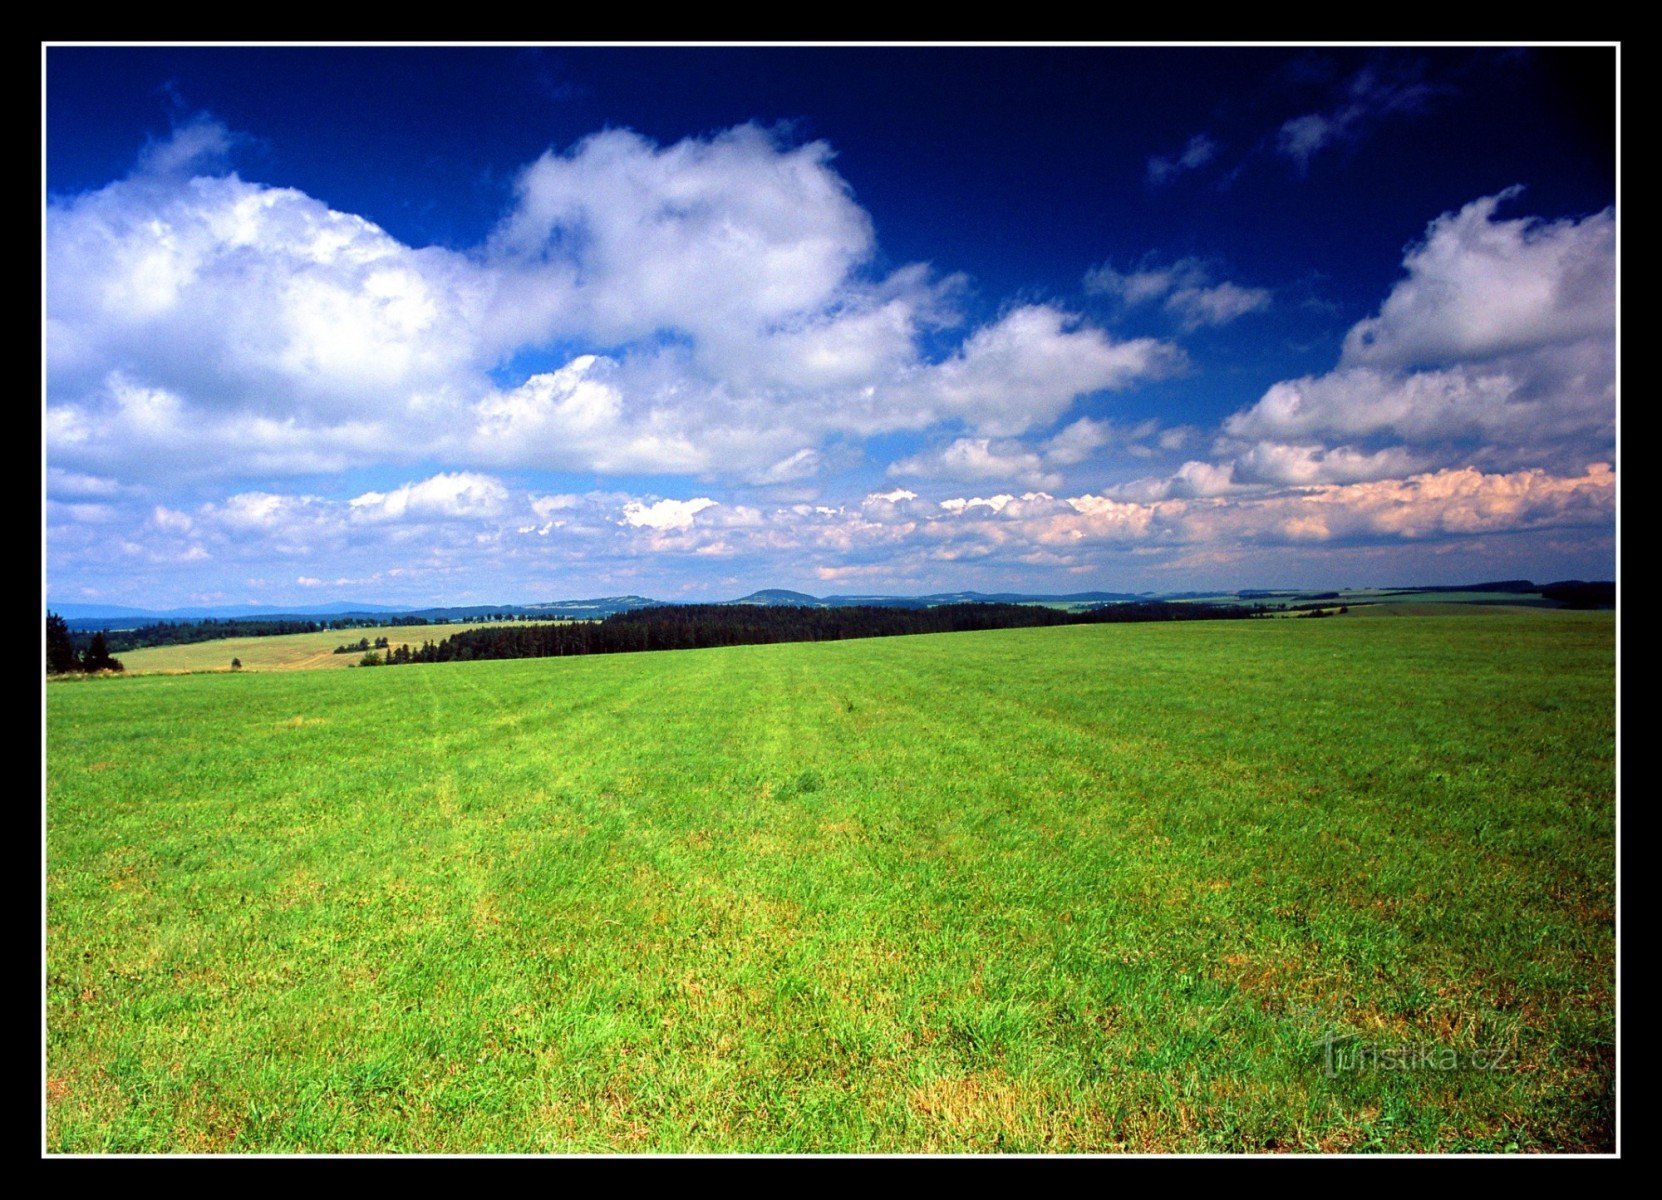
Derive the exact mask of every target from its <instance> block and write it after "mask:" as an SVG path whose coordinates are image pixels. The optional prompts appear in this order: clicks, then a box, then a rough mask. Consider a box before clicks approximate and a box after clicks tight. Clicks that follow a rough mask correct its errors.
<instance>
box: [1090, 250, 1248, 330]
mask: <svg viewBox="0 0 1662 1200" xmlns="http://www.w3.org/2000/svg"><path fill="white" fill-rule="evenodd" d="M1085 290H1086V291H1087V292H1092V293H1094V294H1097V295H1103V296H1110V297H1112V298H1114V299H1115V300H1117V301H1119V302H1120V303H1121V304H1123V305H1124V306H1125V307H1127V308H1134V307H1136V306H1138V305H1140V304H1148V303H1152V302H1154V301H1160V302H1161V303H1162V307H1163V308H1164V309H1165V311H1166V312H1168V313H1170V314H1171V315H1172V316H1173V317H1175V318H1176V319H1177V321H1178V323H1179V324H1180V325H1181V326H1182V327H1183V329H1184V330H1185V331H1188V332H1193V331H1194V330H1196V329H1201V328H1203V327H1206V326H1215V325H1227V324H1229V323H1230V322H1231V321H1234V320H1236V319H1237V318H1239V317H1244V316H1246V315H1247V314H1248V313H1254V312H1261V311H1263V310H1264V309H1266V308H1268V307H1269V306H1270V299H1271V294H1270V291H1269V289H1267V288H1255V287H1242V286H1241V285H1240V284H1236V283H1230V282H1229V281H1227V280H1224V281H1214V279H1213V276H1212V272H1211V270H1210V269H1209V268H1208V267H1207V265H1206V264H1205V263H1204V262H1202V261H1201V260H1200V259H1198V258H1180V259H1178V260H1177V261H1176V262H1173V263H1171V264H1169V265H1166V266H1161V265H1158V264H1156V263H1153V262H1150V261H1148V260H1145V261H1144V262H1143V264H1142V265H1141V266H1139V267H1137V268H1135V269H1133V270H1131V271H1127V272H1120V271H1117V270H1115V269H1114V267H1113V264H1111V263H1103V264H1101V265H1100V266H1097V267H1093V268H1092V269H1091V270H1090V271H1088V272H1086V274H1085Z"/></svg>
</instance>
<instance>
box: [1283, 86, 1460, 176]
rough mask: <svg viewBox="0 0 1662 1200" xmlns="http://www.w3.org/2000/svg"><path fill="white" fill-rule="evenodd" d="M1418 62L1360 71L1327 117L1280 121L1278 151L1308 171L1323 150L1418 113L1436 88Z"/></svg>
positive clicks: (1310, 115) (1313, 115)
mask: <svg viewBox="0 0 1662 1200" xmlns="http://www.w3.org/2000/svg"><path fill="white" fill-rule="evenodd" d="M1421 75H1422V71H1421V66H1420V64H1419V63H1417V62H1414V61H1410V60H1402V61H1398V62H1396V63H1383V62H1376V63H1373V64H1371V65H1369V66H1366V67H1363V68H1362V69H1361V70H1359V71H1358V72H1357V73H1356V74H1355V75H1353V76H1351V78H1350V79H1349V80H1348V81H1347V82H1346V84H1345V86H1344V89H1343V93H1342V95H1341V96H1340V97H1339V98H1338V100H1337V101H1336V103H1335V104H1334V106H1333V107H1332V108H1331V109H1329V110H1327V111H1326V112H1317V113H1305V114H1304V115H1302V116H1297V117H1293V118H1292V119H1291V120H1288V121H1286V122H1284V123H1283V124H1282V126H1281V129H1280V131H1279V132H1278V134H1277V138H1276V148H1277V149H1278V150H1279V151H1280V152H1281V153H1282V154H1284V155H1286V156H1287V157H1288V158H1290V159H1292V160H1293V162H1294V163H1296V164H1297V165H1298V168H1299V170H1300V171H1301V172H1302V171H1306V170H1308V169H1309V167H1310V161H1311V159H1313V158H1314V157H1315V156H1316V155H1317V154H1318V153H1320V152H1321V151H1322V150H1324V149H1326V148H1328V147H1330V146H1333V145H1336V144H1339V143H1343V142H1354V141H1356V140H1357V139H1358V138H1360V137H1362V136H1363V135H1364V134H1365V133H1366V132H1367V131H1368V130H1369V129H1371V128H1372V127H1373V126H1374V125H1376V124H1378V123H1379V122H1380V121H1382V120H1383V119H1384V118H1386V117H1388V116H1391V115H1393V114H1400V113H1416V112H1420V111H1422V110H1423V109H1424V108H1425V107H1426V105H1427V104H1428V103H1429V101H1430V100H1431V98H1432V97H1433V96H1434V95H1435V94H1436V92H1437V89H1436V88H1435V87H1434V86H1432V85H1430V84H1427V83H1425V82H1424V81H1423V80H1422V78H1421Z"/></svg>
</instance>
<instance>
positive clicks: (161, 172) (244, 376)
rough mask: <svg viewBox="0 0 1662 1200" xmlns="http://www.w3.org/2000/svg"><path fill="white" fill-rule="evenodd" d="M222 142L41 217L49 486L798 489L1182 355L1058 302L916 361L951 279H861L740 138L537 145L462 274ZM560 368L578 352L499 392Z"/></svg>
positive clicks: (847, 228) (859, 214)
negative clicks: (888, 441) (659, 478)
mask: <svg viewBox="0 0 1662 1200" xmlns="http://www.w3.org/2000/svg"><path fill="white" fill-rule="evenodd" d="M235 140H236V139H235V137H234V136H233V135H232V134H230V133H229V132H228V131H227V130H226V129H225V127H224V126H223V125H221V124H218V123H217V122H214V121H211V120H206V119H204V120H200V121H196V122H192V123H189V124H187V125H184V126H181V127H180V128H179V129H177V130H176V131H175V132H174V134H173V136H172V137H171V138H170V139H169V140H167V141H165V142H158V143H156V144H154V145H152V146H150V147H148V148H147V149H146V150H145V152H144V154H143V155H142V156H141V161H140V163H139V165H138V166H137V167H136V168H135V169H134V171H133V173H132V174H130V175H129V176H128V177H127V178H125V179H122V180H118V181H116V182H114V183H112V184H110V185H108V186H106V187H104V188H101V189H98V190H96V191H93V192H89V193H86V194H83V195H77V196H71V197H67V198H62V199H54V200H53V201H52V202H51V203H50V204H49V206H48V212H47V245H48V262H49V270H48V281H47V362H48V414H47V422H48V446H49V453H50V454H51V456H52V459H53V463H52V465H53V466H54V467H57V468H59V469H61V470H64V471H68V472H71V473H73V474H77V475H85V476H88V477H93V476H97V477H102V478H110V479H114V480H118V481H122V482H143V481H145V480H147V479H152V478H155V479H164V478H165V479H178V478H181V477H184V476H191V475H196V476H213V475H220V476H232V477H242V478H264V477H271V476H275V475H282V474H316V473H322V472H332V471H340V470H344V469H348V468H351V467H362V466H372V465H381V464H386V463H395V464H415V463H417V462H421V461H432V460H434V459H437V460H439V461H442V462H444V463H445V464H446V465H449V466H452V467H456V468H468V469H471V468H487V469H499V468H515V469H518V468H531V469H545V470H566V471H581V472H591V471H592V472H597V473H601V474H625V473H655V474H680V475H696V476H700V477H714V476H716V475H724V476H728V477H733V478H736V479H738V480H740V481H744V482H752V483H774V484H780V483H791V482H801V481H802V480H805V479H808V478H810V477H811V476H813V475H814V474H816V473H817V472H818V471H819V470H820V469H821V468H822V466H823V463H824V455H825V453H826V450H827V447H828V446H829V445H830V444H832V443H834V442H835V441H836V440H837V439H839V438H842V439H855V440H858V439H861V438H866V437H870V436H874V435H878V434H882V433H887V432H895V431H902V430H920V429H927V428H930V427H931V426H934V425H939V424H942V423H946V422H957V423H959V424H961V425H964V426H967V427H968V428H969V429H970V430H972V431H973V432H976V433H978V434H984V435H987V436H1010V435H1012V434H1013V433H1016V432H1020V431H1021V430H1024V429H1027V428H1030V427H1032V426H1034V425H1041V424H1048V423H1050V422H1052V421H1054V420H1055V419H1056V418H1057V417H1058V416H1060V415H1061V414H1062V413H1063V412H1065V410H1066V409H1067V408H1068V406H1069V405H1070V404H1072V403H1073V401H1074V400H1075V399H1076V398H1078V397H1080V396H1082V395H1086V394H1089V393H1091V392H1095V391H1101V390H1104V389H1115V388H1123V387H1127V386H1130V385H1132V384H1134V383H1136V382H1138V381H1139V380H1142V379H1148V378H1155V377H1158V376H1160V375H1161V374H1164V373H1166V372H1168V371H1169V370H1170V369H1172V367H1173V365H1174V364H1175V363H1176V362H1177V361H1178V356H1177V352H1176V351H1175V350H1174V349H1173V348H1172V347H1170V346H1168V345H1166V344H1164V343H1161V342H1158V341H1155V340H1153V339H1137V340H1134V341H1124V342H1122V341H1116V340H1115V339H1112V338H1110V337H1109V336H1108V335H1107V334H1106V333H1104V332H1102V331H1101V330H1098V329H1094V328H1092V327H1090V326H1088V325H1086V324H1084V323H1083V322H1082V321H1081V320H1080V319H1079V318H1077V317H1076V316H1073V315H1071V314H1068V313H1065V312H1062V311H1060V310H1058V309H1055V308H1052V307H1049V306H1046V305H1028V306H1024V307H1019V308H1016V309H1013V310H1011V311H1009V312H1007V313H1006V314H1004V315H1003V316H1002V317H1001V318H1000V319H999V320H997V321H995V322H994V323H992V324H990V325H987V326H985V327H983V328H980V329H970V330H967V331H966V336H965V337H963V338H962V340H961V344H960V345H959V346H958V348H957V350H956V351H952V352H949V353H946V354H944V356H943V355H935V356H931V355H927V354H926V353H925V352H924V345H925V341H924V336H925V335H926V334H933V333H940V332H942V331H945V330H948V329H951V328H952V327H953V326H954V325H955V324H956V323H958V322H959V321H960V319H961V318H960V315H959V313H958V310H957V304H956V299H955V298H956V297H957V296H958V294H959V293H960V292H961V290H962V287H963V281H962V280H961V279H959V278H957V277H954V276H947V277H944V278H943V277H938V276H936V275H935V274H934V273H933V272H932V271H931V270H930V269H929V268H928V267H926V266H923V265H921V264H909V265H904V266H901V267H899V268H898V269H895V270H892V271H889V272H888V273H887V274H878V273H876V272H874V271H873V269H872V264H873V261H874V257H875V247H876V242H875V236H874V232H873V229H872V224H871V219H870V217H869V215H868V214H867V213H866V212H865V211H864V210H863V209H862V208H861V207H860V206H859V205H858V203H857V202H856V201H855V200H854V198H853V195H852V192H851V190H850V188H849V187H848V184H847V183H846V181H844V180H843V179H842V177H841V176H840V175H839V174H838V173H837V172H836V170H835V168H834V165H833V154H832V151H831V149H830V147H829V146H828V145H826V144H825V143H823V142H813V143H809V144H806V145H801V146H797V145H791V144H789V143H788V142H787V141H786V140H785V138H784V137H783V135H782V134H780V133H779V132H778V131H773V130H765V129H762V128H760V127H757V126H754V125H745V126H740V127H738V128H735V129H730V130H726V131H722V132H719V133H716V134H712V135H710V136H708V137H702V138H687V139H684V140H682V141H680V142H676V143H674V144H672V145H667V146H660V145H657V144H655V143H653V142H651V141H650V140H648V139H646V138H644V137H642V136H640V135H638V134H635V133H632V132H629V131H627V130H612V131H607V132H605V133H602V134H597V135H595V136H593V137H590V138H587V139H585V140H583V141H581V142H579V143H577V144H576V145H574V146H572V147H569V148H567V149H565V150H550V151H548V152H547V153H546V154H544V155H542V156H541V157H540V158H538V159H537V160H536V161H535V162H533V163H531V164H530V165H529V166H527V167H526V168H525V170H524V171H523V172H522V173H521V175H520V177H519V178H518V180H517V184H516V190H515V197H514V201H513V204H512V206H511V208H510V210H509V212H508V213H507V214H506V215H505V216H504V218H503V219H502V221H501V222H500V224H499V226H498V227H497V228H496V229H495V231H494V232H493V233H492V235H491V236H490V238H489V239H488V240H487V241H486V243H485V244H483V245H482V246H479V247H476V248H474V249H471V250H467V251H457V250H450V249H446V248H443V247H437V246H430V247H424V248H419V249H418V248H414V247H411V246H407V245H404V244H403V243H401V242H399V241H398V240H397V239H396V238H394V237H392V236H391V235H390V234H388V233H387V232H386V231H385V230H383V229H381V228H379V227H378V226H376V225H375V224H373V223H372V222H369V221H366V220H364V219H363V218H361V217H358V216H355V215H353V214H350V213H344V212H339V211H336V210H333V209H331V208H329V207H328V206H327V205H326V204H324V203H322V202H321V201H319V200H317V199H315V198H313V197H310V196H307V195H305V194H304V193H302V192H299V191H296V190H294V189H292V188H282V187H272V186H268V185H265V184H261V183H255V182H250V181H246V180H243V179H241V178H239V177H238V176H237V175H236V174H234V173H229V172H226V173H217V174H216V173H212V172H214V171H221V170H223V167H222V162H223V157H224V154H225V153H226V152H227V151H228V150H229V149H231V148H232V147H233V145H234V143H235ZM585 345H586V346H589V347H592V349H590V350H588V351H586V352H585V351H583V350H582V349H581V348H582V347H584V346H585ZM551 346H560V347H577V348H578V350H577V352H574V353H568V355H567V357H566V359H565V361H564V365H557V366H555V367H554V368H553V369H548V370H543V371H539V372H537V373H535V374H531V375H529V376H527V377H524V378H521V379H517V380H516V379H514V378H513V377H512V376H511V375H508V374H507V373H506V371H505V369H504V367H503V364H504V363H506V362H509V361H512V360H513V359H514V358H515V356H516V355H519V354H521V353H523V352H526V351H540V350H543V349H545V348H547V347H551Z"/></svg>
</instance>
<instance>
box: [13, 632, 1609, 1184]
mask: <svg viewBox="0 0 1662 1200" xmlns="http://www.w3.org/2000/svg"><path fill="white" fill-rule="evenodd" d="M367 632H368V633H370V634H371V636H372V637H373V636H375V635H376V634H377V633H378V632H379V631H375V630H370V631H367ZM330 636H331V637H333V638H335V640H336V641H340V640H350V639H347V638H346V634H345V632H343V631H337V632H336V633H333V634H331V635H330ZM353 637H354V638H355V637H356V634H355V633H354V634H353ZM135 657H136V656H135ZM244 661H247V659H246V656H244ZM1614 698H1615V688H1614V618H1613V616H1612V614H1610V613H1608V612H1604V613H1577V612H1557V611H1547V610H1503V609H1480V610H1470V611H1468V612H1466V613H1463V614H1462V615H1459V616H1442V615H1419V614H1416V615H1414V616H1413V617H1412V618H1407V617H1405V618H1404V619H1396V620H1377V619H1376V620H1363V619H1357V618H1356V616H1355V615H1354V614H1353V615H1352V616H1347V617H1337V618H1332V619H1328V620H1320V621H1308V620H1305V621H1301V620H1279V621H1240V622H1220V623H1216V624H1211V623H1192V624H1191V623H1184V624H1163V623H1155V624H1143V625H1099V626H1081V627H1068V628H1055V629H1021V630H1003V631H995V632H987V633H962V634H945V635H936V636H919V637H905V638H890V639H875V640H864V641H850V642H839V643H822V644H795V645H777V646H749V647H737V648H733V649H722V650H703V651H685V652H669V653H657V654H630V655H616V656H602V657H591V658H578V659H560V660H529V661H512V662H478V663H451V664H440V665H429V666H408V667H392V668H383V669H379V670H358V671H287V672H282V671H273V672H264V673H261V672H243V673H239V674H228V673H227V674H212V675H191V676H178V677H169V676H150V677H130V678H109V679H103V678H98V679H83V680H72V681H64V682H53V683H50V684H48V685H47V687H46V709H47V743H48V748H47V797H46V815H47V908H46V924H47V951H46V959H47V963H46V966H47V979H46V1081H45V1086H46V1127H45V1140H46V1146H47V1148H48V1149H49V1150H51V1151H66V1152H101V1151H201V1152H240V1151H278V1152H283V1151H304V1152H325V1151H422V1152H500V1151H512V1152H539V1151H559V1152H578V1151H585V1152H593V1151H599V1152H608V1151H630V1152H686V1151H708V1152H723V1151H745V1152H793V1151H805V1152H827V1151H834V1152H864V1151H919V1152H923V1151H935V1152H957V1151H1039V1152H1049V1151H1085V1152H1098V1151H1106V1152H1112V1151H1144V1152H1146V1151H1199V1152H1208V1151H1242V1152H1258V1151H1280V1152H1298V1151H1408V1152H1416V1151H1502V1152H1505V1151H1522V1152H1531V1151H1600V1150H1603V1151H1608V1150H1611V1149H1613V1143H1614V1110H1615V1104H1614V1063H1615V1051H1614V1044H1615V1005H1614V990H1615V952H1616V944H1615V929H1614V907H1615V863H1614V840H1615V766H1614V758H1615V745H1614V744H1615V735H1614Z"/></svg>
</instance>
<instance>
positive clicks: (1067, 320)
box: [895, 304, 1185, 437]
mask: <svg viewBox="0 0 1662 1200" xmlns="http://www.w3.org/2000/svg"><path fill="white" fill-rule="evenodd" d="M1184 361H1185V360H1184V358H1183V356H1182V354H1181V352H1180V351H1178V350H1177V349H1176V348H1175V347H1173V346H1171V345H1170V344H1168V343H1165V342H1161V341H1158V340H1157V339H1154V338H1135V339H1132V340H1129V341H1115V340H1114V339H1113V338H1111V337H1109V336H1108V335H1107V334H1106V333H1104V332H1103V331H1102V330H1100V329H1096V328H1093V327H1092V326H1089V325H1086V324H1084V323H1083V321H1082V320H1081V319H1080V318H1079V317H1077V316H1074V315H1072V314H1069V313H1066V312H1063V311H1062V310H1060V309H1057V308H1054V307H1052V306H1050V305H1047V304H1031V305H1024V306H1022V307H1020V308H1016V309H1013V310H1012V311H1011V312H1009V313H1007V314H1006V315H1005V316H1004V317H1003V318H1002V319H1001V320H1000V321H998V322H997V323H996V324H994V325H990V326H987V327H985V328H982V329H979V330H977V331H976V332H975V333H974V334H973V335H971V336H970V338H969V339H968V340H967V341H965V343H964V345H963V346H962V348H960V349H959V351H958V352H957V353H956V354H955V355H953V356H952V357H951V358H949V359H947V360H946V361H944V362H942V363H939V364H936V365H934V366H930V367H926V368H924V369H922V370H921V371H919V372H917V373H916V374H915V375H914V376H913V377H911V378H910V379H908V380H906V381H904V382H903V383H902V384H900V385H899V386H898V387H897V388H896V389H895V397H896V399H900V398H904V399H905V400H906V401H908V402H909V403H910V404H912V405H916V406H918V407H919V408H921V410H922V411H924V412H927V413H928V414H929V415H930V416H931V417H933V418H935V419H936V420H959V421H962V422H963V423H964V424H965V425H967V426H969V427H970V428H971V429H973V430H975V431H976V432H977V433H981V434H986V435H989V436H992V437H1010V436H1014V435H1016V434H1020V433H1024V432H1026V431H1027V430H1029V429H1031V428H1033V427H1034V426H1037V425H1047V424H1049V423H1051V422H1053V421H1055V420H1056V419H1057V418H1058V417H1060V416H1061V415H1062V414H1063V413H1064V412H1065V411H1066V410H1067V409H1068V407H1069V406H1070V405H1072V403H1073V402H1074V401H1075V400H1076V399H1078V398H1079V397H1080V396H1083V395H1087V394H1089V393H1092V392H1100V391H1106V390H1113V389H1119V388H1125V387H1129V386H1130V385H1131V384H1133V383H1136V382H1138V381H1141V380H1147V379H1158V378H1162V377H1164V376H1167V375H1170V374H1172V373H1174V372H1176V371H1178V370H1180V369H1181V368H1182V366H1183V364H1184Z"/></svg>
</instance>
